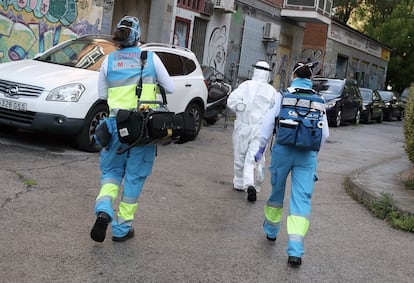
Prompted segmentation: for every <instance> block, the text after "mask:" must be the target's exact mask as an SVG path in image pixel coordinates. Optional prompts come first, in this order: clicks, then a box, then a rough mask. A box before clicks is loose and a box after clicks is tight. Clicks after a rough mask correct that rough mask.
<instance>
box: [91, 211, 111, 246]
mask: <svg viewBox="0 0 414 283" xmlns="http://www.w3.org/2000/svg"><path fill="white" fill-rule="evenodd" d="M110 219H111V218H110V217H109V215H108V214H107V213H105V212H99V213H98V216H97V217H96V221H95V225H93V227H92V230H91V238H92V240H94V241H96V242H100V243H101V242H103V241H104V240H105V235H106V228H107V227H108V224H109V220H110Z"/></svg>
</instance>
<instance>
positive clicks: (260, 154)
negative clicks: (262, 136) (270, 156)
mask: <svg viewBox="0 0 414 283" xmlns="http://www.w3.org/2000/svg"><path fill="white" fill-rule="evenodd" d="M265 149H266V148H265V147H262V146H261V147H259V150H258V151H257V152H256V154H255V155H254V160H255V161H256V162H259V161H260V159H262V158H263V153H264V151H265Z"/></svg>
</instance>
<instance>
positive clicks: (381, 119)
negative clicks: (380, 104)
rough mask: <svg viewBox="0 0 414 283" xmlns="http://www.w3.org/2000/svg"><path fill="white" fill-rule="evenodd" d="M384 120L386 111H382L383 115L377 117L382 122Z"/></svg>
mask: <svg viewBox="0 0 414 283" xmlns="http://www.w3.org/2000/svg"><path fill="white" fill-rule="evenodd" d="M383 120H384V112H381V115H380V116H379V117H378V118H377V122H378V123H382V121H383Z"/></svg>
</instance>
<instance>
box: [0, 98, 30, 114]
mask: <svg viewBox="0 0 414 283" xmlns="http://www.w3.org/2000/svg"><path fill="white" fill-rule="evenodd" d="M0 107H2V108H7V109H11V110H16V111H26V110H27V103H23V102H18V101H13V100H8V99H3V98H0Z"/></svg>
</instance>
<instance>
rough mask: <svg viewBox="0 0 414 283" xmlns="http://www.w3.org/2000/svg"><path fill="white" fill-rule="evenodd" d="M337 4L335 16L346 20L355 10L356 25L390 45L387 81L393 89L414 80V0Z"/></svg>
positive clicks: (403, 86) (370, 0)
mask: <svg viewBox="0 0 414 283" xmlns="http://www.w3.org/2000/svg"><path fill="white" fill-rule="evenodd" d="M348 2H349V3H348ZM334 6H335V12H336V14H335V16H336V17H338V18H340V19H341V20H342V21H343V22H345V23H346V21H344V19H346V16H347V15H348V14H349V15H351V14H352V15H353V17H352V22H353V23H354V22H356V23H357V24H355V25H353V27H354V28H356V29H358V30H359V31H361V32H362V33H364V34H367V35H368V36H370V37H371V38H373V39H375V40H377V41H379V42H381V43H383V44H385V45H387V46H389V47H391V49H392V52H391V58H390V61H389V63H388V70H387V83H390V85H391V86H392V88H393V90H396V91H402V90H403V89H404V88H405V87H407V86H408V85H410V83H411V82H414V52H412V49H413V47H414V0H363V1H359V0H354V1H344V0H336V1H334ZM350 9H351V10H352V11H349V10H350Z"/></svg>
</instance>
